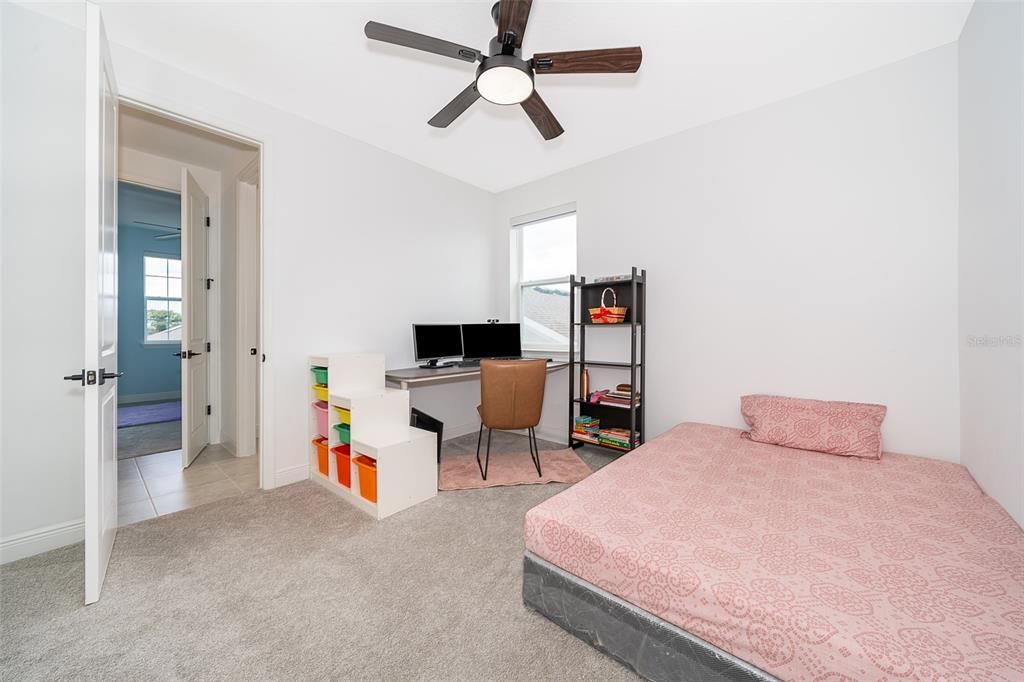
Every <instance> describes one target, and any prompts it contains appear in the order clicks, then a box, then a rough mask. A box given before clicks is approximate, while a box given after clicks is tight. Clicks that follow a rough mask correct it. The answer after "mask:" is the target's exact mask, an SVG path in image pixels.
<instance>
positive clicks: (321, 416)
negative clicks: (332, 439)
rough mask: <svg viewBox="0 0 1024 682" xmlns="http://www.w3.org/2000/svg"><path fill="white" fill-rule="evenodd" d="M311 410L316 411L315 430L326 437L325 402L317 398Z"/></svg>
mask: <svg viewBox="0 0 1024 682" xmlns="http://www.w3.org/2000/svg"><path fill="white" fill-rule="evenodd" d="M313 410H314V411H315V412H316V430H317V431H318V432H319V433H320V435H321V436H322V437H323V438H327V403H326V402H324V401H323V400H318V401H316V402H315V403H313Z"/></svg>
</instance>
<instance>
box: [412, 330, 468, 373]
mask: <svg viewBox="0 0 1024 682" xmlns="http://www.w3.org/2000/svg"><path fill="white" fill-rule="evenodd" d="M412 348H413V353H414V354H415V356H416V361H417V362H422V361H424V360H428V361H429V363H428V365H425V367H437V361H438V360H440V359H441V358H457V357H459V356H461V355H462V327H461V326H459V325H457V324H414V325H413V326H412ZM421 366H423V365H421Z"/></svg>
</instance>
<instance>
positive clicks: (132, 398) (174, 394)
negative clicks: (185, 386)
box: [117, 391, 181, 405]
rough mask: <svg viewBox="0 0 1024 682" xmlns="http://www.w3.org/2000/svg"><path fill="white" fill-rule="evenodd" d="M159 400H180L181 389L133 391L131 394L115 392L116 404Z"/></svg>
mask: <svg viewBox="0 0 1024 682" xmlns="http://www.w3.org/2000/svg"><path fill="white" fill-rule="evenodd" d="M161 400H181V391H164V392H162V393H135V394H133V395H125V394H123V393H118V394H117V404H118V405H134V404H135V403H154V402H157V401H161Z"/></svg>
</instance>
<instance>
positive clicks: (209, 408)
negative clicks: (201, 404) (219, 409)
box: [206, 405, 213, 415]
mask: <svg viewBox="0 0 1024 682" xmlns="http://www.w3.org/2000/svg"><path fill="white" fill-rule="evenodd" d="M206 414H208V415H210V414H213V408H212V407H210V406H209V405H207V406H206Z"/></svg>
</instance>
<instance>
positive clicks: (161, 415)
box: [117, 400, 181, 429]
mask: <svg viewBox="0 0 1024 682" xmlns="http://www.w3.org/2000/svg"><path fill="white" fill-rule="evenodd" d="M180 421H181V401H180V400H164V401H161V402H156V403H134V404H131V405H119V406H118V408H117V428H119V429H123V428H125V427H127V426H142V425H143V424H160V423H162V422H180Z"/></svg>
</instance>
